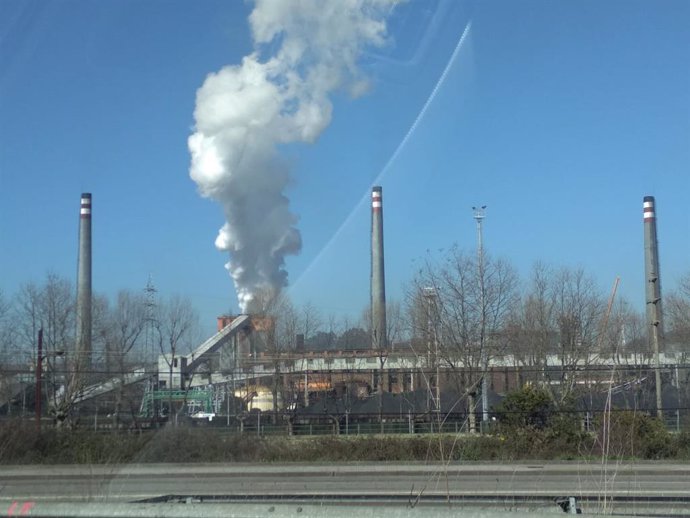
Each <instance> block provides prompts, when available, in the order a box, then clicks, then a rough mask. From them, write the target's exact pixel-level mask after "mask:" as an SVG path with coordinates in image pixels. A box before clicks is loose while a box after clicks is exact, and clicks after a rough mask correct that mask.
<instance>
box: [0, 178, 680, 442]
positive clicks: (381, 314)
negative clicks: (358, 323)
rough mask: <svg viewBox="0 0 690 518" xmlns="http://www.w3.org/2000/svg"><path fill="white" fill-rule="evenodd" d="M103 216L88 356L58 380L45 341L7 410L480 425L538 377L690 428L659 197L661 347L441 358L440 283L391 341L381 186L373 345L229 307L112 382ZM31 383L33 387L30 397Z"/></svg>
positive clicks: (652, 253)
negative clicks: (664, 290)
mask: <svg viewBox="0 0 690 518" xmlns="http://www.w3.org/2000/svg"><path fill="white" fill-rule="evenodd" d="M482 210H483V208H482ZM91 212H92V196H91V194H90V193H84V194H82V196H81V200H80V219H79V222H80V224H79V255H78V279H77V280H78V282H77V298H76V340H77V343H76V355H75V358H76V361H75V362H74V365H73V366H72V368H71V369H65V372H64V373H63V375H62V376H61V377H56V376H53V377H52V378H51V379H52V383H51V384H47V383H46V382H45V379H44V372H43V371H42V368H41V366H42V359H43V357H44V353H43V352H42V349H41V337H40V336H39V340H38V362H37V368H36V369H35V370H34V372H32V373H29V374H27V373H17V374H16V375H15V376H14V377H5V378H3V383H4V384H5V385H6V386H8V387H10V389H11V388H12V387H15V389H16V388H17V387H18V388H19V389H20V390H17V391H15V392H14V395H13V397H12V398H10V399H9V401H8V402H7V403H5V412H3V413H6V414H8V415H9V414H12V413H14V414H17V413H20V414H22V415H25V416H26V415H27V414H30V413H31V412H30V411H33V412H35V414H36V416H37V418H38V422H39V423H40V421H41V418H42V419H43V420H49V419H50V420H52V421H54V422H57V423H63V422H65V423H70V424H72V425H77V426H93V427H95V428H112V427H116V428H126V429H127V428H133V427H137V428H145V427H152V426H160V425H161V424H162V423H164V422H168V421H170V420H174V421H175V422H178V423H179V422H180V421H187V422H190V423H195V424H203V425H206V426H226V427H234V428H236V429H237V430H239V431H250V430H251V431H252V433H265V432H266V431H267V430H274V431H283V432H285V433H290V434H297V433H316V432H315V431H316V430H319V431H320V433H336V434H337V433H368V432H381V431H385V432H391V431H396V432H399V433H420V432H426V431H438V430H452V431H456V432H457V431H466V432H474V431H478V430H481V429H482V428H483V427H484V426H490V424H491V422H493V421H494V420H495V419H496V413H495V408H496V406H497V404H498V403H499V402H500V400H501V398H502V397H503V396H505V394H506V393H508V392H510V391H512V390H516V389H518V388H520V387H522V386H524V385H525V384H529V383H533V382H536V381H535V380H537V378H538V379H539V380H540V381H539V383H542V384H544V383H545V384H547V385H548V386H549V389H550V390H552V391H554V392H556V393H557V392H559V391H560V390H562V389H563V387H564V386H565V385H568V386H569V387H570V388H571V389H572V387H576V388H579V389H582V390H580V392H578V394H580V395H582V394H585V393H586V394H587V397H579V399H578V400H577V402H576V408H577V411H578V412H579V413H580V417H581V419H582V422H583V426H587V422H588V420H591V416H592V415H593V414H595V413H596V412H599V411H601V410H602V408H603V405H604V404H605V401H604V400H605V399H606V397H609V398H612V399H613V404H614V405H618V406H620V407H621V408H635V409H639V410H643V411H647V412H650V413H653V412H656V413H657V414H658V416H659V417H661V418H664V419H665V420H666V421H667V422H674V421H675V422H677V423H678V425H680V420H681V412H680V409H682V408H684V406H686V405H685V403H684V400H685V398H686V395H685V394H684V390H685V389H683V390H681V386H684V387H687V380H686V379H685V376H687V358H686V355H685V354H679V353H677V352H670V351H669V350H667V349H666V348H665V346H664V332H663V318H662V307H661V280H660V271H659V255H658V244H657V237H656V235H657V233H656V212H655V200H654V198H653V197H651V196H645V197H644V200H643V226H644V248H645V254H644V257H645V275H646V300H647V312H646V315H647V316H646V318H647V323H648V331H649V337H650V343H651V346H652V347H650V348H649V349H648V350H647V351H646V352H643V353H631V352H630V351H623V352H620V351H618V352H616V353H615V354H612V353H611V352H610V351H608V352H605V351H602V350H591V351H588V352H587V354H585V355H581V356H579V357H577V358H569V359H567V360H566V359H565V358H564V356H563V355H561V354H558V353H557V352H550V353H548V354H547V355H546V356H545V357H543V358H541V359H539V360H535V359H534V357H533V356H530V355H527V356H525V355H520V354H516V353H515V352H514V351H512V352H508V351H501V352H495V353H493V354H491V355H488V354H486V352H485V349H484V350H483V351H481V352H480V353H479V354H477V355H475V356H474V357H468V356H463V355H458V356H457V357H453V356H452V354H451V353H448V352H440V351H443V350H444V348H443V343H442V342H443V337H442V336H441V335H440V334H439V333H438V332H436V331H435V326H434V325H433V323H432V322H431V320H432V315H431V310H430V309H429V308H431V307H432V306H431V303H432V302H433V300H432V299H433V297H434V293H433V288H427V289H426V290H427V292H425V293H424V294H422V300H426V302H428V303H429V305H428V306H427V311H428V314H427V316H426V318H428V320H429V323H430V324H429V326H428V329H427V331H426V332H425V333H422V336H421V337H420V338H419V339H417V340H406V341H401V342H398V343H389V339H388V333H387V323H386V296H385V273H384V272H385V269H384V240H383V190H382V188H381V187H380V186H376V187H373V189H372V191H371V279H370V280H371V326H370V333H371V334H370V337H369V338H370V341H369V343H363V344H358V347H350V348H347V349H329V350H318V351H317V350H308V349H307V348H306V347H305V344H304V336H303V335H299V334H297V335H296V336H295V341H294V344H295V345H294V347H291V348H285V347H281V346H279V344H278V343H277V339H276V333H275V328H276V319H277V318H280V317H279V316H276V315H272V314H270V313H268V312H266V313H262V314H240V315H223V316H219V317H218V319H217V332H216V333H215V334H213V335H212V336H210V337H208V339H206V340H205V341H203V342H202V343H201V344H198V346H196V347H195V348H193V350H191V352H186V351H185V352H180V351H175V350H172V351H170V352H166V353H165V354H160V355H159V356H158V360H157V362H153V363H151V362H148V363H142V364H136V365H135V364H127V365H125V367H124V368H123V369H122V372H116V373H115V374H114V375H113V373H109V374H104V375H101V376H96V375H94V372H97V370H98V369H96V368H95V367H97V366H95V365H94V363H93V361H92V345H91V344H92V337H91V333H92V307H91V299H92V292H91V285H92V279H91V241H92V236H91ZM482 217H483V213H482ZM478 223H479V224H480V223H481V221H480V219H478ZM480 240H481V230H480ZM480 252H481V248H480ZM480 261H481V255H480ZM614 294H615V288H614ZM609 311H610V304H609ZM494 338H495V337H494ZM161 352H162V351H161ZM67 372H69V375H68V374H67ZM614 372H615V373H616V375H615V377H614V376H613V373H614ZM537 374H538V376H537ZM28 386H32V387H33V390H29V391H27V387H28ZM31 392H33V393H31ZM20 409H21V411H20Z"/></svg>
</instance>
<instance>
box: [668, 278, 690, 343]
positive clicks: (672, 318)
mask: <svg viewBox="0 0 690 518" xmlns="http://www.w3.org/2000/svg"><path fill="white" fill-rule="evenodd" d="M664 308H665V310H666V315H667V322H668V330H667V333H666V334H667V336H668V339H667V342H670V343H672V344H678V345H680V346H681V347H680V348H679V349H680V350H681V351H682V352H686V351H687V349H688V345H690V271H689V272H687V273H686V274H685V275H684V276H683V277H681V279H680V281H679V282H678V286H677V288H676V289H675V290H674V291H672V292H671V293H670V294H669V295H668V297H667V300H666V302H665V305H664Z"/></svg>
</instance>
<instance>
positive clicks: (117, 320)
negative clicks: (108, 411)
mask: <svg viewBox="0 0 690 518" xmlns="http://www.w3.org/2000/svg"><path fill="white" fill-rule="evenodd" d="M105 320H106V323H105V325H104V326H102V329H103V331H102V332H103V333H104V342H105V343H104V345H105V353H106V365H107V370H108V372H109V373H110V375H111V376H112V375H115V376H116V377H117V378H119V384H118V387H117V391H116V393H115V408H114V412H113V420H114V421H115V424H117V421H118V419H119V414H120V408H121V406H122V398H123V394H124V388H125V377H126V373H127V372H128V370H129V367H130V366H131V363H132V361H133V358H132V357H131V356H132V354H133V352H134V351H135V350H136V349H137V347H138V346H139V345H141V340H142V339H143V333H144V329H145V327H146V323H147V311H146V299H145V297H144V296H143V295H142V294H139V293H133V292H131V291H128V290H121V291H120V292H118V294H117V301H116V304H115V306H114V307H113V308H112V309H110V310H109V311H108V312H107V318H106V319H105ZM99 328H101V326H96V325H94V329H99Z"/></svg>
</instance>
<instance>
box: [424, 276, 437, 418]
mask: <svg viewBox="0 0 690 518" xmlns="http://www.w3.org/2000/svg"><path fill="white" fill-rule="evenodd" d="M424 297H426V300H427V329H428V333H429V336H428V344H427V347H428V351H427V357H430V356H431V351H432V346H433V350H434V366H435V367H436V383H434V389H435V390H434V399H435V402H434V409H435V410H436V412H437V416H438V418H439V419H438V421H439V423H440V421H441V420H440V417H441V362H440V360H439V355H438V334H437V331H436V318H435V313H434V309H435V302H436V290H435V289H434V288H432V287H428V288H424Z"/></svg>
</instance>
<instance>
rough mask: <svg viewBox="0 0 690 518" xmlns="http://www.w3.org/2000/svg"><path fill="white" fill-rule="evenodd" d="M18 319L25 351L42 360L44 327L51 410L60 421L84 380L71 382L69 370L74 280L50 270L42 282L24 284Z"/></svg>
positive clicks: (16, 303) (16, 311)
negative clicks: (40, 337) (39, 354)
mask: <svg viewBox="0 0 690 518" xmlns="http://www.w3.org/2000/svg"><path fill="white" fill-rule="evenodd" d="M14 321H15V326H16V330H17V339H18V342H19V343H20V344H21V345H20V347H22V348H23V349H24V350H25V351H27V352H29V354H30V355H31V357H32V358H33V360H32V361H33V363H34V365H35V364H36V362H37V361H38V359H37V358H36V353H35V350H34V344H35V343H36V337H37V336H38V330H39V329H43V351H44V352H43V357H42V358H41V361H43V362H44V364H43V366H44V373H45V376H44V380H45V388H47V389H48V393H47V396H48V400H49V401H52V409H51V411H52V412H54V413H55V415H56V417H57V419H58V422H62V421H63V420H64V419H65V418H66V417H67V416H68V414H69V409H70V408H71V401H72V397H73V395H74V394H75V393H76V392H78V391H79V390H80V389H81V388H82V383H75V382H73V381H70V382H69V383H68V382H67V379H66V372H65V371H66V370H68V368H69V370H71V371H74V365H76V362H77V360H78V359H77V358H76V357H75V354H76V351H75V341H74V331H75V329H74V292H73V290H72V285H71V283H70V282H69V281H68V280H66V279H63V278H61V277H59V276H58V275H56V274H54V273H48V274H47V275H46V278H45V280H44V282H43V283H42V284H40V285H39V284H35V283H27V284H24V285H22V286H21V287H20V289H19V292H18V293H17V295H16V297H15V301H14Z"/></svg>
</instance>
